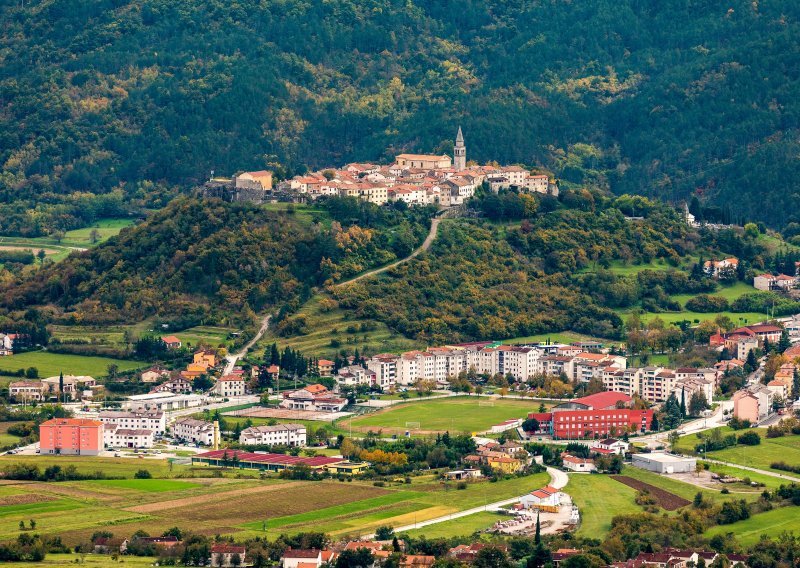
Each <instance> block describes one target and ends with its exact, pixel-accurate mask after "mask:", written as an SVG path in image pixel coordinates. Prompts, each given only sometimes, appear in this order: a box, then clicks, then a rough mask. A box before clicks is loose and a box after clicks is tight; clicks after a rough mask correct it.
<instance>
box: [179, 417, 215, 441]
mask: <svg viewBox="0 0 800 568" xmlns="http://www.w3.org/2000/svg"><path fill="white" fill-rule="evenodd" d="M170 429H171V430H172V435H173V437H175V438H177V439H178V440H181V441H183V442H190V443H193V444H203V445H205V446H213V445H214V431H215V430H214V424H213V423H211V422H208V421H206V420H198V419H196V418H190V417H186V418H178V419H177V420H175V422H173V423H172V425H171V426H170Z"/></svg>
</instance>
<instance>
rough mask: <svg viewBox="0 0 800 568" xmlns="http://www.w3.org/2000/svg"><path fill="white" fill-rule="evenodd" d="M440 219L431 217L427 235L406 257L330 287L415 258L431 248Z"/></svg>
mask: <svg viewBox="0 0 800 568" xmlns="http://www.w3.org/2000/svg"><path fill="white" fill-rule="evenodd" d="M440 221H441V219H431V230H430V231H428V236H427V237H425V240H424V241H423V242H422V244H421V245H420V246H419V247H418V248H417V249H415V250H414V251H413V252H412V253H411V254H410V255H408V256H407V257H405V258H401V259H400V260H396V261H394V262H393V263H391V264H387V265H386V266H382V267H380V268H376V269H374V270H370V271H369V272H365V273H364V274H360V275H359V276H356V277H355V278H351V279H350V280H345V281H343V282H339V283H338V284H334V285H333V286H332V287H333V288H337V287H339V286H344V285H345V284H352V283H353V282H358V281H359V280H363V279H364V278H369V277H370V276H375V275H376V274H380V273H381V272H386V271H387V270H389V269H390V268H394V267H395V266H399V265H401V264H403V263H404V262H408V261H409V260H411V259H412V258H415V257H417V256H419V255H420V254H421V253H423V252H425V251H426V250H428V249H429V248H431V245H432V244H433V241H434V240H436V234H437V233H438V231H439V222H440Z"/></svg>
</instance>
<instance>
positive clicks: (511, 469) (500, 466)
mask: <svg viewBox="0 0 800 568" xmlns="http://www.w3.org/2000/svg"><path fill="white" fill-rule="evenodd" d="M486 463H487V464H488V465H489V467H491V468H492V469H496V470H498V471H502V472H503V473H517V472H518V471H519V470H520V469H521V468H522V462H521V461H519V460H518V459H516V458H496V457H489V458H487V459H486Z"/></svg>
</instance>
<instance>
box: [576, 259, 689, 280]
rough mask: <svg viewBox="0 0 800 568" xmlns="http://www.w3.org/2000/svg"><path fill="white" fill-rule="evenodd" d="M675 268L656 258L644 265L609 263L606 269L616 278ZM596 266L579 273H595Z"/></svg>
mask: <svg viewBox="0 0 800 568" xmlns="http://www.w3.org/2000/svg"><path fill="white" fill-rule="evenodd" d="M675 268H676V267H674V266H672V265H670V264H669V263H667V261H666V260H664V259H663V258H657V259H655V260H653V261H651V262H649V263H646V264H630V263H625V262H623V261H621V260H614V261H611V263H610V265H609V267H608V268H607V269H606V270H608V271H609V272H611V273H612V274H616V275H617V276H634V275H636V274H639V273H640V272H642V271H643V270H670V269H675ZM596 271H597V266H592V267H589V268H585V269H583V270H581V272H596Z"/></svg>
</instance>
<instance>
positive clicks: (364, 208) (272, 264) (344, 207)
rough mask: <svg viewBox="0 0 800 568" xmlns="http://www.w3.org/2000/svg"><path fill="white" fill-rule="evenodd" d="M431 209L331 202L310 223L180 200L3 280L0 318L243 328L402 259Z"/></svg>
mask: <svg viewBox="0 0 800 568" xmlns="http://www.w3.org/2000/svg"><path fill="white" fill-rule="evenodd" d="M431 213H432V211H431V210H430V209H427V208H418V209H415V210H407V209H406V208H405V206H404V205H403V204H399V205H398V206H397V207H396V208H390V207H378V206H376V205H372V204H369V203H365V202H359V201H357V200H355V199H353V198H346V199H339V198H331V199H328V200H327V201H326V202H325V204H324V208H322V209H320V213H318V214H316V215H315V216H314V217H312V218H311V219H309V218H307V217H303V216H300V215H299V214H296V212H295V211H294V210H293V209H292V208H289V209H287V210H279V211H270V210H268V209H267V208H264V207H257V206H254V205H245V204H231V203H224V202H222V201H219V200H198V199H191V198H178V199H176V200H174V201H173V202H172V203H170V204H169V205H168V206H167V207H166V208H164V209H163V210H161V211H159V212H157V213H155V214H153V215H152V216H151V217H150V218H148V219H147V221H145V222H144V223H142V224H140V225H138V226H137V227H134V228H130V229H126V230H124V231H122V232H121V233H120V234H119V235H118V236H116V237H113V238H111V239H109V240H108V241H107V242H106V243H103V244H101V245H99V246H98V247H97V248H94V249H91V250H88V251H84V252H79V253H78V252H76V253H73V254H72V255H71V256H69V257H68V258H67V259H66V260H64V261H62V262H60V263H57V264H45V265H43V266H41V267H36V266H32V267H23V268H22V269H21V270H19V271H17V272H14V273H12V274H9V273H8V271H6V272H5V273H4V275H5V277H4V279H3V282H2V284H0V289H2V290H3V293H2V294H0V296H2V300H0V309H2V310H3V311H2V312H0V315H6V316H10V317H14V316H15V315H16V316H17V317H18V319H21V320H31V319H34V318H31V317H28V316H27V315H26V312H25V311H24V309H25V308H26V307H27V306H39V307H41V308H43V309H41V310H40V311H38V312H35V314H36V318H35V319H37V320H38V319H41V318H44V319H47V320H49V321H59V322H62V323H67V324H70V323H110V322H126V323H131V322H135V321H140V320H142V319H144V318H146V317H150V316H153V315H158V316H159V317H160V318H162V319H165V320H167V321H171V322H172V323H173V324H174V325H175V327H178V328H182V327H187V326H191V325H197V324H199V323H203V322H205V323H211V322H223V321H224V322H226V323H229V324H238V325H242V326H248V325H250V324H252V323H253V321H254V319H255V312H261V311H263V310H266V309H269V308H273V307H279V308H284V310H290V309H292V307H296V306H298V305H299V304H300V303H301V302H303V301H305V300H306V299H308V297H309V296H310V294H311V293H312V288H313V287H314V286H317V285H321V284H324V283H325V282H326V281H329V280H331V279H333V278H342V277H347V276H351V275H354V274H357V273H359V272H361V271H363V270H365V269H367V268H370V267H372V266H376V265H380V264H384V263H386V262H390V261H392V260H394V259H396V258H398V257H402V256H405V255H407V254H408V253H409V252H410V251H411V250H412V249H413V248H414V247H415V246H417V245H418V244H419V243H420V242H421V241H422V240H423V238H424V236H425V234H427V231H428V225H429V221H428V219H429V217H430V215H431Z"/></svg>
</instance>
